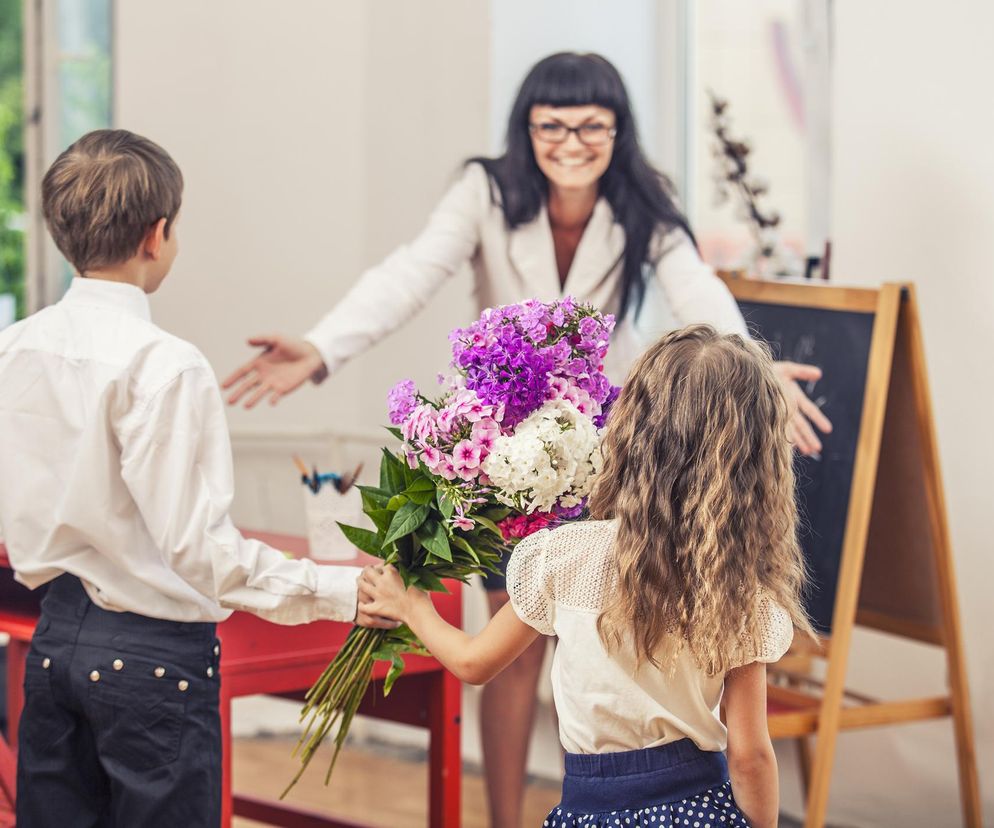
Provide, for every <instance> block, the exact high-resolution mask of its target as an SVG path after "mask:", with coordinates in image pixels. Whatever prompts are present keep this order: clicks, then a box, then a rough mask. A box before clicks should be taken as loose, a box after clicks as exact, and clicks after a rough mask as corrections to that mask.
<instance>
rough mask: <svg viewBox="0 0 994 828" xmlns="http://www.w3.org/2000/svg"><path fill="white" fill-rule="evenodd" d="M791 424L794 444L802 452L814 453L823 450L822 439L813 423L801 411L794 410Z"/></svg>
mask: <svg viewBox="0 0 994 828" xmlns="http://www.w3.org/2000/svg"><path fill="white" fill-rule="evenodd" d="M791 426H792V431H793V439H794V445H795V447H796V448H797V450H798V451H799V452H801V454H806V455H812V454H818V452H820V451H821V440H819V439H818V436H817V435H816V434H815V432H814V429H813V428H811V424H810V423H809V422H808V421H807V419H806V418H805V416H804V415H803V414H801V413H800V412H799V411H795V412H794V416H793V418H792V419H791Z"/></svg>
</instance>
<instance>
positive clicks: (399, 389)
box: [387, 379, 417, 425]
mask: <svg viewBox="0 0 994 828" xmlns="http://www.w3.org/2000/svg"><path fill="white" fill-rule="evenodd" d="M416 394H417V388H416V387H415V385H414V382H413V380H409V379H405V380H401V381H400V382H398V383H397V384H396V385H395V386H394V387H393V388H391V389H390V393H388V394H387V409H388V411H389V412H390V422H391V423H393V424H394V425H400V424H401V423H402V422H404V420H406V419H407V418H408V416H410V413H411V412H412V411H413V410H414V407H415V406H416V405H417V400H416V398H415V395H416Z"/></svg>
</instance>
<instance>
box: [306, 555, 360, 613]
mask: <svg viewBox="0 0 994 828" xmlns="http://www.w3.org/2000/svg"><path fill="white" fill-rule="evenodd" d="M317 570H318V588H317V594H316V596H315V597H316V598H317V599H318V602H319V604H318V611H317V614H318V616H319V617H321V618H324V619H327V620H329V621H354V620H355V616H356V608H357V602H358V600H359V575H361V574H362V569H361V567H358V566H326V565H322V564H317Z"/></svg>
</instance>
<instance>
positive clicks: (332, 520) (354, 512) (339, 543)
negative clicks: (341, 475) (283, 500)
mask: <svg viewBox="0 0 994 828" xmlns="http://www.w3.org/2000/svg"><path fill="white" fill-rule="evenodd" d="M304 506H305V509H306V512H307V541H308V545H309V546H310V552H309V556H310V557H311V558H313V559H314V560H316V561H351V560H352V559H353V558H355V557H356V555H358V554H359V552H358V550H357V549H356V548H355V547H354V546H353V545H352V544H351V543H350V542H349V539H348V538H346V537H345V535H344V533H343V532H342V530H341V529H339V528H338V523H339V522H341V523H344V524H347V525H349V526H362V525H364V522H365V521H364V515H363V512H362V496H361V495H360V494H359V489H358V488H356V487H355V486H351V487H350V488H349V489H348V490H347V491H346V492H345V493H344V494H342V493H340V492H339V491H338V490H337V489H336V488H335V487H334V486H331V485H328V486H322V487H321V488H320V490H319V491H318V492H317V494H314V493H313V492H312V491H311V490H310V489H308V488H306V487H304Z"/></svg>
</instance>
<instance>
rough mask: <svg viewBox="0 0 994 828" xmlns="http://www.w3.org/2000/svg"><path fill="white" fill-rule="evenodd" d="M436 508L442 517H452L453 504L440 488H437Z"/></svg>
mask: <svg viewBox="0 0 994 828" xmlns="http://www.w3.org/2000/svg"><path fill="white" fill-rule="evenodd" d="M437 497H438V510H439V511H440V512H441V513H442V517H444V518H445V519H446V520H448V519H449V518H450V517H452V513H453V512H454V511H455V509H456V507H455V504H454V503H453V502H452V501H451V500H449V498H448V497H446V495H445V492H443V491H442V490H441V489H439V490H438V495H437Z"/></svg>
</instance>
